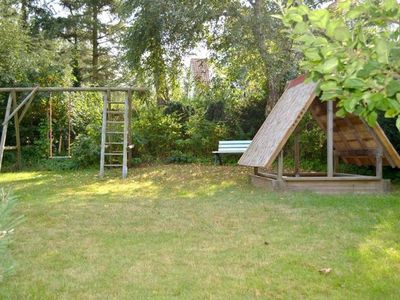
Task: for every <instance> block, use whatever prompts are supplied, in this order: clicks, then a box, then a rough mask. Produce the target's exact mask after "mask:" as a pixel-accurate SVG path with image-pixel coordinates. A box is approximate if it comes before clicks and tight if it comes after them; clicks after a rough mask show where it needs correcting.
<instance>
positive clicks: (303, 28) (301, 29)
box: [293, 22, 308, 34]
mask: <svg viewBox="0 0 400 300" xmlns="http://www.w3.org/2000/svg"><path fill="white" fill-rule="evenodd" d="M307 31H308V26H307V24H306V23H304V22H299V23H297V24H296V26H295V27H294V29H293V32H294V33H296V34H304V33H306V32H307Z"/></svg>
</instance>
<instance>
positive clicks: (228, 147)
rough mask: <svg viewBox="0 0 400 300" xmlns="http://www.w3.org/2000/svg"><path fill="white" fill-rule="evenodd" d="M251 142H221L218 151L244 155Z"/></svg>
mask: <svg viewBox="0 0 400 300" xmlns="http://www.w3.org/2000/svg"><path fill="white" fill-rule="evenodd" d="M250 143H251V140H245V141H219V143H218V151H221V152H232V153H242V152H244V151H246V149H247V148H248V147H249V145H250Z"/></svg>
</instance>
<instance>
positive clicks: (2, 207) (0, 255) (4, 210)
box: [0, 188, 22, 283]
mask: <svg viewBox="0 0 400 300" xmlns="http://www.w3.org/2000/svg"><path fill="white" fill-rule="evenodd" d="M15 205H16V198H15V196H14V195H12V194H11V191H10V190H8V191H6V190H5V189H3V188H2V189H0V283H1V282H2V281H3V280H4V279H5V278H6V277H7V276H8V275H10V273H11V272H12V270H13V265H14V264H13V260H12V258H11V255H10V252H9V244H10V242H11V238H12V234H13V233H14V229H15V227H16V226H17V225H18V224H19V223H20V222H21V221H22V217H15V215H14V214H13V210H14V207H15Z"/></svg>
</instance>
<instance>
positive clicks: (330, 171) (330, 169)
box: [326, 101, 333, 177]
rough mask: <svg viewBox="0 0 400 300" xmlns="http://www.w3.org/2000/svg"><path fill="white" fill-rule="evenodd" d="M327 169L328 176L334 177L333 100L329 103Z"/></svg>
mask: <svg viewBox="0 0 400 300" xmlns="http://www.w3.org/2000/svg"><path fill="white" fill-rule="evenodd" d="M326 121H327V126H326V128H327V134H326V136H327V169H328V174H327V175H328V177H333V101H328V103H327V120H326Z"/></svg>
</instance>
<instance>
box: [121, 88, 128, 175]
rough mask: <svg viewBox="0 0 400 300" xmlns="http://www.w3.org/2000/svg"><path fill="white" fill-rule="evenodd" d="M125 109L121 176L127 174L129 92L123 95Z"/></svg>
mask: <svg viewBox="0 0 400 300" xmlns="http://www.w3.org/2000/svg"><path fill="white" fill-rule="evenodd" d="M125 96H126V97H125V110H124V145H123V153H122V154H123V156H122V178H124V179H125V178H126V176H128V132H129V128H128V127H129V92H126V95H125Z"/></svg>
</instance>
